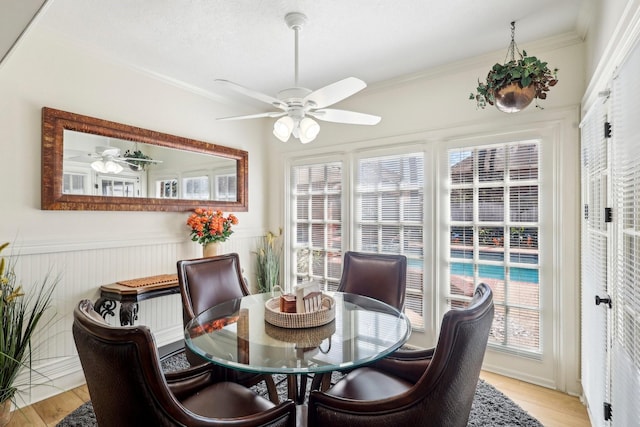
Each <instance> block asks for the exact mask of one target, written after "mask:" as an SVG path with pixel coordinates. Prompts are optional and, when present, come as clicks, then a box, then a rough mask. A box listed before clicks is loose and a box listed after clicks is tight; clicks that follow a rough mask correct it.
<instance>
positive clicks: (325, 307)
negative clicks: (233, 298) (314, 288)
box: [264, 295, 336, 328]
mask: <svg viewBox="0 0 640 427" xmlns="http://www.w3.org/2000/svg"><path fill="white" fill-rule="evenodd" d="M335 315H336V302H335V301H334V299H333V298H332V297H330V296H329V295H322V308H321V309H320V310H318V311H314V312H311V313H283V312H281V311H280V297H275V298H271V299H270V300H268V301H267V302H266V303H265V310H264V320H266V321H267V322H268V323H271V324H272V325H275V326H279V327H281V328H313V327H316V326H322V325H326V324H327V323H329V322H331V321H332V320H333V319H334V318H335Z"/></svg>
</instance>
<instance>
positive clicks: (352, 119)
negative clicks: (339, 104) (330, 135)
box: [307, 108, 381, 125]
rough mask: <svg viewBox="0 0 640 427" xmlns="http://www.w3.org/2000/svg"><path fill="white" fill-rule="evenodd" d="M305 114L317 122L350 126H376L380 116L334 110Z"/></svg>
mask: <svg viewBox="0 0 640 427" xmlns="http://www.w3.org/2000/svg"><path fill="white" fill-rule="evenodd" d="M307 114H308V115H310V116H313V117H315V118H316V119H318V120H324V121H325V122H335V123H348V124H352V125H377V124H378V123H380V120H381V117H380V116H374V115H373V114H365V113H357V112H355V111H347V110H336V109H334V108H325V109H324V110H314V111H308V112H307Z"/></svg>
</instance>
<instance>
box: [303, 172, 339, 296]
mask: <svg viewBox="0 0 640 427" xmlns="http://www.w3.org/2000/svg"><path fill="white" fill-rule="evenodd" d="M291 197H292V207H293V230H292V231H293V233H292V235H293V236H294V239H295V241H294V242H293V251H292V256H293V260H292V261H293V263H292V265H293V266H295V272H294V281H295V283H300V282H302V281H305V280H316V281H319V282H321V283H322V284H323V285H324V286H325V289H326V290H336V289H337V288H338V284H339V283H340V275H341V272H342V163H341V162H330V163H320V164H311V165H300V166H294V167H293V168H292V169H291Z"/></svg>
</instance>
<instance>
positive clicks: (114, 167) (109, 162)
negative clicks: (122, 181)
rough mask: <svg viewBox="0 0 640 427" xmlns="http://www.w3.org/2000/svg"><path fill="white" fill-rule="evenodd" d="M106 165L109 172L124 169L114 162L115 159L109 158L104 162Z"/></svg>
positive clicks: (117, 171)
mask: <svg viewBox="0 0 640 427" xmlns="http://www.w3.org/2000/svg"><path fill="white" fill-rule="evenodd" d="M104 167H105V169H106V170H107V173H120V172H122V169H123V168H122V166H121V165H119V164H118V163H116V162H114V161H113V160H107V161H106V162H105V163H104Z"/></svg>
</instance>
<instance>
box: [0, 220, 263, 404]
mask: <svg viewBox="0 0 640 427" xmlns="http://www.w3.org/2000/svg"><path fill="white" fill-rule="evenodd" d="M260 235H261V233H260V232H252V233H246V232H243V233H234V235H233V238H232V239H230V240H229V241H227V242H225V243H224V244H223V245H222V250H223V252H225V253H229V252H236V253H238V254H239V255H240V261H241V265H242V267H243V270H244V274H245V277H247V279H248V280H249V283H250V286H253V283H254V282H255V279H254V278H253V270H254V269H253V265H252V263H253V262H254V259H255V258H254V255H253V251H254V250H255V244H256V241H257V238H258V237H259V236H260ZM9 248H10V251H8V252H9V253H7V252H5V255H9V254H13V255H14V256H15V257H16V258H15V259H16V264H15V272H16V277H17V278H18V280H19V282H20V283H21V284H22V285H23V287H24V289H25V292H26V293H27V294H28V295H29V294H31V293H32V292H33V290H34V289H35V287H36V286H38V285H39V284H40V283H42V281H43V279H44V278H45V277H47V276H49V277H50V278H51V279H53V278H55V277H56V276H59V279H60V282H59V284H58V286H57V288H56V291H55V293H54V303H53V310H52V311H51V314H52V315H54V317H53V319H52V320H51V321H47V322H43V323H42V324H41V326H40V328H39V330H38V332H37V334H36V336H35V338H34V340H33V347H34V349H35V353H34V362H33V368H34V370H35V371H36V372H37V373H36V374H34V373H33V372H32V373H31V375H29V373H28V372H23V373H22V374H21V375H20V376H19V378H18V382H19V383H20V384H24V387H22V388H21V394H20V396H19V400H18V402H19V403H20V406H22V405H28V404H31V403H34V402H37V401H39V400H42V399H45V398H47V397H50V396H52V395H55V394H58V393H60V392H62V391H64V390H67V389H69V387H74V386H77V385H79V384H80V383H82V382H83V376H82V370H81V366H80V363H79V359H78V358H77V353H76V349H75V344H74V342H73V336H72V334H71V326H72V323H73V310H74V308H75V306H76V305H77V303H78V302H79V301H80V300H82V299H84V298H88V299H90V300H92V301H95V300H96V299H97V298H98V296H99V291H98V289H99V287H100V286H101V285H104V284H109V283H114V282H117V281H118V280H127V279H134V278H138V277H145V276H153V275H156V274H166V273H175V272H176V262H177V261H178V260H180V259H191V258H199V257H201V256H202V249H201V247H200V246H199V245H198V244H196V243H193V242H191V241H188V240H184V239H182V238H172V237H169V238H167V237H165V238H159V239H158V240H156V241H155V242H146V243H145V242H140V241H125V242H122V244H121V245H117V244H115V243H114V242H109V243H108V244H106V245H101V244H100V242H96V243H95V244H92V243H86V242H85V243H82V244H71V245H69V246H65V245H63V244H55V245H38V246H34V245H31V246H29V245H24V246H19V245H18V243H15V244H13V243H12V244H11V246H10V247H9ZM118 309H119V307H118ZM107 321H108V322H109V323H110V324H112V325H119V318H118V313H117V310H116V316H107ZM136 324H141V325H147V326H148V327H149V328H150V329H151V331H152V332H153V334H154V337H155V339H156V344H157V345H158V346H163V345H166V344H169V343H172V342H175V341H178V340H181V339H182V330H183V329H182V303H181V300H180V295H177V294H176V295H171V296H166V297H161V298H155V299H152V300H147V301H142V302H141V303H140V305H139V311H138V320H137V322H136ZM41 383H47V385H46V386H45V387H42V386H37V385H38V384H41ZM29 385H30V386H29Z"/></svg>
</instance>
